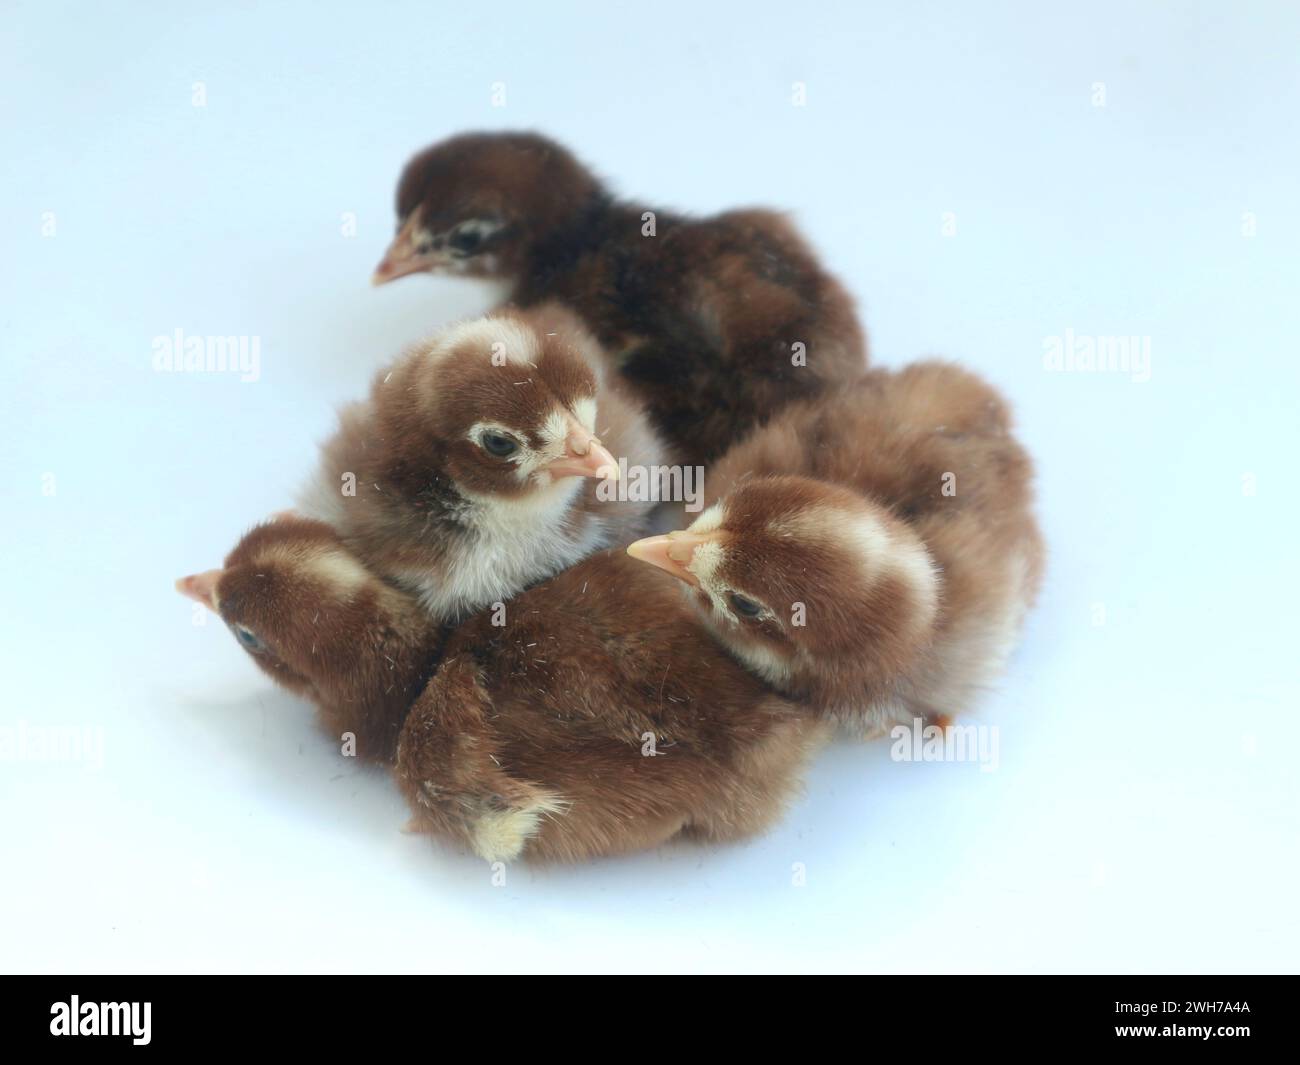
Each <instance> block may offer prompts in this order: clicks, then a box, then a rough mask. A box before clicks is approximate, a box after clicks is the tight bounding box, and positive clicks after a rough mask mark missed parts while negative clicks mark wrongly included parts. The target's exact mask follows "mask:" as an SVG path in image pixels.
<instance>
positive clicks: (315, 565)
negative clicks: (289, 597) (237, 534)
mask: <svg viewBox="0 0 1300 1065" xmlns="http://www.w3.org/2000/svg"><path fill="white" fill-rule="evenodd" d="M256 563H257V565H258V566H259V567H266V568H270V567H273V566H283V567H285V568H287V569H291V570H293V571H295V572H296V573H299V574H301V575H303V576H305V577H308V578H314V579H316V580H319V581H322V582H323V583H325V584H327V585H328V586H329V587H330V590H331V591H332V592H333V593H334V594H335V595H337V596H338V597H339V598H340V599H350V598H351V597H352V596H353V595H354V594H355V593H356V591H357V590H358V589H359V588H361V587H362V586H363V585H365V584H368V583H370V582H371V581H372V580H374V577H373V575H372V574H371V573H370V571H369V570H367V569H366V568H365V566H363V565H362V564H361V563H360V562H358V561H357V560H356V559H355V558H353V557H352V556H351V555H349V554H345V553H343V552H341V551H332V550H330V549H329V548H328V547H323V546H320V545H317V544H274V545H272V546H270V547H267V548H265V549H264V550H263V551H261V552H259V553H258V556H257V559H256Z"/></svg>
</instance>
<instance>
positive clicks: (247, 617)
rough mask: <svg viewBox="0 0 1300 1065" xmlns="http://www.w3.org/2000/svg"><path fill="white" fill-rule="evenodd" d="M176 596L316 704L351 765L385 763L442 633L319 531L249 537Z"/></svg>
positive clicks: (334, 536) (279, 525) (294, 527)
mask: <svg viewBox="0 0 1300 1065" xmlns="http://www.w3.org/2000/svg"><path fill="white" fill-rule="evenodd" d="M176 588H177V590H178V591H179V592H181V593H182V594H183V595H187V596H189V597H190V598H191V599H194V600H196V601H197V602H200V603H202V604H203V605H204V606H206V607H209V608H210V609H212V610H213V611H215V612H216V613H217V614H218V615H219V616H220V617H221V619H222V620H223V621H224V622H225V623H226V625H227V626H228V627H229V628H230V631H231V632H232V633H233V634H234V636H235V639H236V640H238V641H239V643H240V645H241V646H242V647H243V648H244V650H246V651H247V652H248V653H249V655H250V656H251V657H252V659H253V661H254V662H256V663H257V665H258V667H259V668H261V669H262V670H263V672H265V673H266V674H267V675H268V676H270V677H271V679H272V680H274V681H275V682H276V683H277V684H280V685H282V686H283V687H285V688H287V689H288V690H289V691H291V692H294V693H295V694H297V695H302V696H304V697H306V698H308V699H310V700H311V701H312V702H314V703H315V704H316V706H317V708H318V710H319V712H320V716H321V720H322V724H323V725H324V727H325V728H326V730H327V731H328V732H329V733H330V734H331V735H333V736H336V737H337V736H342V735H343V734H344V733H347V732H350V733H352V734H353V735H354V736H355V737H356V746H357V755H358V757H361V758H365V759H367V760H370V761H377V762H386V763H390V764H391V763H392V761H393V760H394V758H395V757H396V753H397V738H398V735H399V733H400V732H401V728H402V724H403V722H404V721H405V720H406V715H407V712H408V711H409V710H410V708H411V704H412V702H414V701H415V699H416V697H417V696H418V695H419V694H420V692H421V691H422V690H423V688H424V684H425V682H426V681H427V680H428V677H429V673H430V671H431V670H432V669H433V666H434V663H435V660H436V657H437V651H438V646H439V644H440V642H441V639H442V638H443V628H442V627H441V626H440V625H438V624H437V623H436V622H435V621H434V620H433V619H432V618H430V617H429V616H428V614H426V613H425V612H424V611H423V610H421V609H419V607H418V606H417V605H416V603H415V601H414V600H413V599H412V598H411V597H410V596H409V595H406V594H405V593H403V592H401V591H399V590H398V589H396V588H394V587H392V586H391V585H389V584H386V583H385V582H384V581H381V580H379V579H378V578H376V577H375V576H374V574H372V573H370V572H369V571H368V570H367V569H366V568H365V567H364V566H363V565H362V564H361V563H360V562H359V561H358V560H357V558H356V556H354V555H353V554H352V553H351V552H349V551H348V550H347V549H346V548H345V547H344V546H343V542H342V540H341V539H340V538H339V535H338V533H336V532H335V531H334V530H333V529H331V528H330V527H329V526H328V525H325V524H324V523H322V522H318V521H309V520H307V519H304V518H300V517H282V518H280V519H278V520H276V521H274V522H271V523H268V524H264V525H259V526H257V527H256V528H255V529H253V530H252V531H251V532H249V533H247V534H246V535H245V536H244V537H243V539H241V540H240V541H239V543H238V545H236V547H235V549H234V550H233V551H231V552H230V554H229V555H227V556H226V561H225V565H224V566H223V568H221V569H214V570H208V571H207V572H206V573H197V574H195V575H193V576H190V577H182V578H181V579H180V580H178V581H177V582H176Z"/></svg>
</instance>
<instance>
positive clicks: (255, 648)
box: [230, 625, 266, 654]
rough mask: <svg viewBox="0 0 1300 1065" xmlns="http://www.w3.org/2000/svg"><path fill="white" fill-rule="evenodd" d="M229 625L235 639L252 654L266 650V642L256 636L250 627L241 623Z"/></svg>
mask: <svg viewBox="0 0 1300 1065" xmlns="http://www.w3.org/2000/svg"><path fill="white" fill-rule="evenodd" d="M230 627H231V629H233V630H234V633H235V639H237V640H238V641H239V642H240V643H242V644H243V645H244V646H245V647H246V648H247V649H248V650H250V651H252V652H253V653H254V654H260V653H261V652H262V651H265V650H266V644H264V643H263V642H262V641H261V640H259V639H258V638H257V634H256V633H255V632H253V630H252V629H250V628H246V627H245V626H243V625H231V626H230Z"/></svg>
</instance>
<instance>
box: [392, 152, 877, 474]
mask: <svg viewBox="0 0 1300 1065" xmlns="http://www.w3.org/2000/svg"><path fill="white" fill-rule="evenodd" d="M397 216H398V228H397V236H396V237H395V238H394V240H393V242H392V244H391V245H390V247H389V248H388V251H387V253H386V254H385V256H384V259H383V261H382V262H381V263H380V264H379V268H378V269H377V270H376V272H375V275H374V281H375V283H376V284H380V283H384V282H387V281H391V280H393V279H394V278H398V277H402V276H405V275H407V274H413V273H420V272H429V273H449V274H457V275H465V276H472V277H483V278H495V279H498V280H503V281H505V282H507V283H508V284H510V285H511V286H512V289H511V298H512V300H513V301H514V302H515V303H517V304H519V305H521V306H531V305H533V304H535V303H538V302H539V301H542V300H548V299H556V300H560V301H562V302H564V303H565V304H567V305H568V306H570V307H572V308H573V309H574V310H576V311H577V312H578V313H579V314H581V315H582V316H583V318H584V319H585V320H586V321H587V323H588V324H589V325H590V326H591V328H592V329H593V330H594V332H595V334H596V337H597V339H598V340H599V341H600V342H601V344H603V345H604V346H605V348H606V349H607V350H608V351H609V352H611V353H612V354H613V356H614V358H615V361H616V362H617V364H618V366H619V367H620V369H621V372H622V375H623V377H624V378H625V379H626V380H627V381H628V382H630V383H631V384H633V385H634V386H635V388H636V391H637V394H638V395H639V396H640V398H641V399H642V400H643V401H644V402H645V403H646V406H647V409H648V410H649V412H650V414H651V416H652V418H653V420H654V423H655V425H656V426H657V427H658V428H659V429H660V430H661V432H662V433H663V434H664V436H665V437H666V438H667V440H668V441H669V442H670V443H671V444H672V445H674V447H675V448H676V450H677V456H678V458H679V460H680V461H683V462H688V463H692V464H698V463H703V462H706V461H709V460H711V459H712V458H714V457H715V456H717V455H718V454H720V453H721V451H722V450H723V449H724V448H725V446H726V444H727V442H729V441H733V440H735V439H737V438H738V437H740V436H741V435H742V434H744V433H745V432H747V431H749V430H750V429H752V428H754V427H755V426H756V425H758V424H761V423H762V422H763V421H765V420H766V419H767V418H768V417H770V416H771V415H772V414H773V413H774V412H776V411H777V410H779V409H780V408H781V407H783V406H784V405H785V404H787V403H789V402H790V401H792V400H796V399H799V398H800V397H806V396H811V395H815V394H816V393H818V392H819V391H821V390H822V389H823V388H824V387H825V386H826V385H827V384H828V383H829V384H838V383H840V382H842V381H844V380H851V379H852V378H853V377H856V376H857V375H858V374H859V373H860V372H861V371H862V369H863V367H864V365H865V362H866V342H865V339H864V337H863V335H862V331H861V328H860V326H859V325H858V322H857V318H856V316H855V314H854V309H853V303H852V300H851V299H850V297H849V296H848V294H847V293H846V292H845V290H844V289H843V288H842V287H841V285H840V284H839V282H838V281H836V280H835V279H834V278H833V277H831V276H830V275H829V274H828V273H827V272H826V271H825V270H824V269H823V268H822V266H821V264H820V263H819V262H818V260H817V258H816V256H815V255H814V254H813V252H812V250H811V249H810V248H809V247H808V245H807V244H806V243H805V241H804V240H803V238H802V237H801V236H800V235H799V233H798V232H797V231H796V229H795V228H794V226H793V225H792V224H791V223H790V222H789V221H788V220H787V219H786V218H785V217H783V216H782V215H779V214H776V213H774V212H771V211H764V210H740V211H729V212H726V213H724V214H719V215H715V216H712V217H709V218H703V219H692V218H687V217H685V216H683V215H680V214H677V213H675V212H670V211H661V210H653V211H648V210H647V209H646V208H645V207H644V206H641V205H636V204H632V203H619V202H616V201H615V200H614V199H613V198H612V197H611V196H610V194H609V193H608V192H607V191H606V189H605V188H604V187H603V186H602V184H601V183H600V182H599V181H598V180H597V179H596V178H595V176H593V175H592V173H591V172H590V171H589V170H588V169H587V168H586V167H584V166H583V165H582V164H581V163H579V162H578V161H577V160H576V159H575V158H574V157H573V155H571V154H570V153H569V152H568V151H567V150H566V149H564V148H563V147H561V146H560V145H559V144H556V143H555V142H554V141H551V140H548V139H547V138H545V137H541V136H538V135H536V134H530V133H471V134H463V135H460V136H456V137H452V138H450V139H448V140H445V141H442V142H440V143H438V144H435V145H433V146H432V147H430V148H428V149H426V150H425V151H423V152H421V153H419V154H418V155H416V156H415V157H414V158H413V159H412V160H411V161H410V162H409V163H408V164H407V165H406V169H405V170H404V171H403V173H402V176H401V179H400V181H399V182H398V186H397Z"/></svg>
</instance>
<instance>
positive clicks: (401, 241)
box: [370, 211, 429, 285]
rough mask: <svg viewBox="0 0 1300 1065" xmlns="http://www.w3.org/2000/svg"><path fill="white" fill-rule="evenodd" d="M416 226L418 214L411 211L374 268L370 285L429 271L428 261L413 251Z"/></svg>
mask: <svg viewBox="0 0 1300 1065" xmlns="http://www.w3.org/2000/svg"><path fill="white" fill-rule="evenodd" d="M418 224H419V212H418V211H412V212H411V216H410V218H408V219H407V220H406V222H405V224H404V225H403V226H402V228H401V229H399V230H398V231H397V236H395V237H394V238H393V243H391V244H390V245H388V250H387V251H386V252H384V257H383V259H381V260H380V262H379V265H378V266H377V267H375V272H374V274H373V275H371V278H370V283H371V284H372V285H383V284H386V283H387V282H389V281H395V280H397V278H399V277H405V276H406V275H407V274H418V273H420V272H421V271H423V270H427V269H429V263H428V261H427V260H426V259H425V258H424V256H422V255H420V254H419V253H418V252H417V251H416V250H415V230H416V227H417V226H418Z"/></svg>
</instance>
